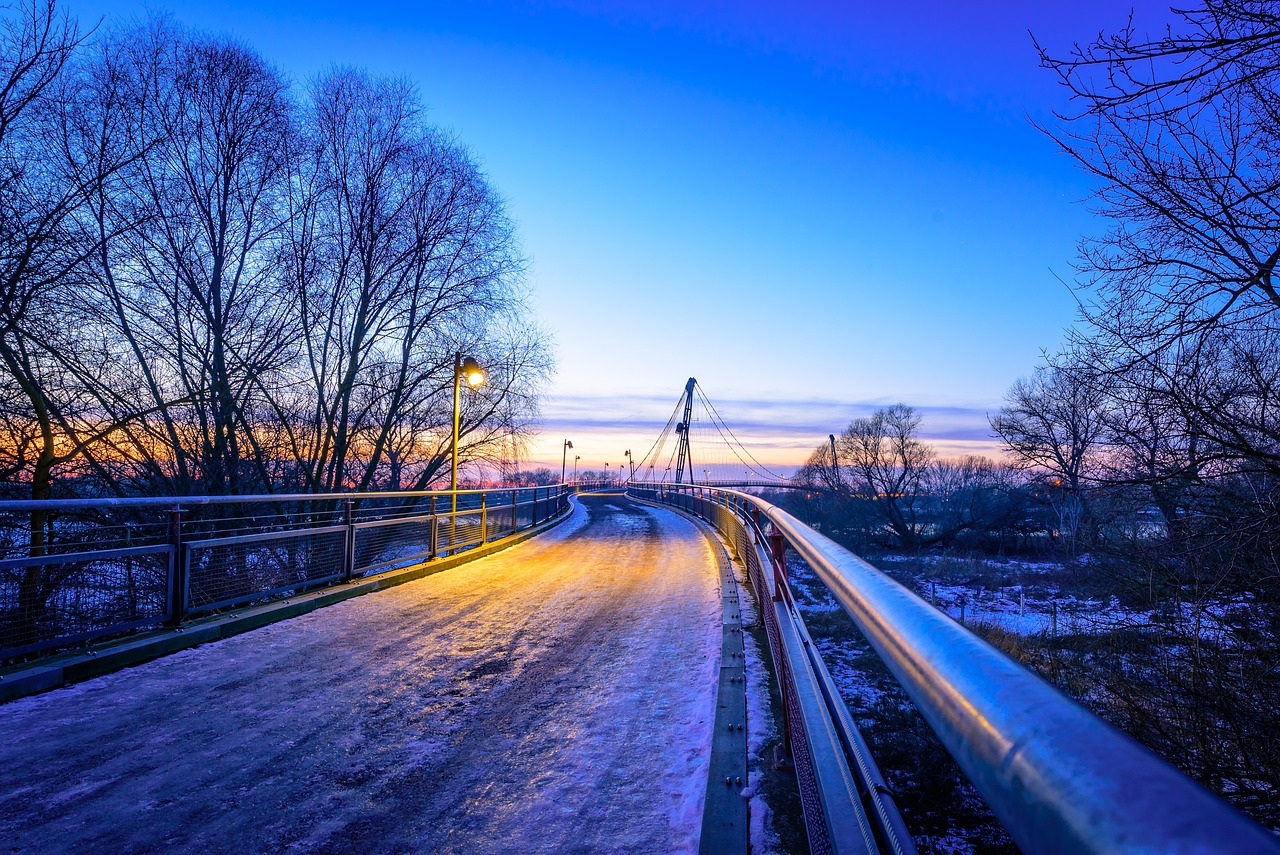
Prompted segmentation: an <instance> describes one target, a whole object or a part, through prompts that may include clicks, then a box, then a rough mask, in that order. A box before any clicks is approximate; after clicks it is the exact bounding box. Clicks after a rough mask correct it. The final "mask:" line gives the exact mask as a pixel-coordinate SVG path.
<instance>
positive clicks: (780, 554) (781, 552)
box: [765, 523, 787, 600]
mask: <svg viewBox="0 0 1280 855" xmlns="http://www.w3.org/2000/svg"><path fill="white" fill-rule="evenodd" d="M765 536H766V537H768V538H769V554H770V556H771V557H772V558H773V587H774V591H773V598H774V599H775V600H782V599H784V598H785V597H786V590H787V539H786V538H785V537H783V536H782V532H780V531H778V530H777V529H776V528H774V526H773V523H769V527H768V529H767V530H766V531H765Z"/></svg>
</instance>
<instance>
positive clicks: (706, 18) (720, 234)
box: [68, 0, 1171, 469]
mask: <svg viewBox="0 0 1280 855" xmlns="http://www.w3.org/2000/svg"><path fill="white" fill-rule="evenodd" d="M68 9H69V11H71V12H72V14H75V15H77V16H78V17H80V18H81V20H82V21H84V22H87V23H92V22H93V21H95V20H97V19H98V18H100V17H104V18H105V19H106V20H108V21H117V20H121V19H124V18H129V17H131V16H137V15H141V14H144V13H145V11H146V10H147V9H154V10H163V11H168V12H170V13H172V14H173V15H174V16H175V17H176V18H177V19H179V20H180V21H182V22H184V23H186V24H189V25H191V26H194V27H197V28H200V29H205V30H209V31H214V32H219V33H226V34H230V35H233V36H235V37H237V38H240V39H241V40H243V41H244V42H246V43H248V44H250V45H252V46H253V47H255V48H256V49H258V50H259V51H260V52H261V53H262V54H263V55H264V56H266V57H267V58H268V59H269V60H270V61H272V62H273V63H275V64H276V65H277V67H279V68H280V69H281V70H282V71H284V72H285V73H287V74H289V75H291V76H292V77H294V78H295V79H296V80H299V81H305V80H306V79H307V78H308V77H309V76H310V75H313V74H315V73H316V72H318V71H320V70H322V69H324V68H326V67H328V66H330V65H331V64H340V65H360V66H364V67H367V68H369V69H370V70H371V71H373V72H375V73H380V74H395V75H404V76H406V77H408V78H409V79H411V80H413V81H414V82H415V83H416V84H417V86H418V87H419V89H420V92H421V95H422V98H423V100H424V102H425V104H426V105H427V108H428V111H429V112H428V117H429V119H430V120H431V121H432V122H434V123H435V124H437V125H440V126H441V127H444V128H446V129H448V130H450V131H451V132H452V133H454V134H455V135H456V136H457V138H458V139H459V140H460V141H461V142H462V143H464V144H465V145H466V146H468V147H469V148H470V150H471V151H472V152H473V154H474V155H475V156H476V158H477V159H478V160H479V162H480V163H481V164H482V166H483V168H484V170H485V172H486V173H487V175H488V176H489V178H490V180H491V182H492V183H493V184H494V186H495V187H496V188H497V189H498V191H499V192H500V193H502V194H503V196H504V197H505V198H506V199H507V202H508V205H509V209H510V212H511V214H512V215H513V216H514V218H515V219H516V221H517V222H518V224H519V229H520V233H521V238H522V243H523V248H524V252H525V253H526V255H527V256H528V257H529V259H530V262H531V266H530V273H529V279H530V284H531V286H532V288H533V293H534V297H533V305H534V306H535V307H536V311H537V313H538V316H539V320H540V323H541V325H542V326H543V327H544V328H546V329H547V330H548V331H549V333H550V334H551V335H552V337H553V338H554V340H555V343H556V361H557V373H556V376H555V378H554V380H553V382H552V384H551V385H550V387H549V388H548V389H547V397H546V400H545V403H544V406H543V419H542V434H541V436H540V437H539V438H538V439H536V440H535V441H534V442H533V443H532V445H531V447H530V448H529V459H528V460H526V461H525V463H524V464H523V465H525V466H529V465H540V464H541V465H551V466H553V468H554V467H555V466H558V465H559V464H560V460H561V452H562V449H563V445H562V443H563V440H564V439H565V438H568V439H571V440H572V441H573V443H574V453H575V454H576V455H578V456H580V457H581V463H580V465H581V466H582V467H583V468H594V469H598V468H600V467H601V465H602V464H603V463H605V462H610V463H612V464H613V465H614V466H616V465H617V462H616V461H618V460H620V459H621V458H622V452H623V450H624V449H627V448H633V447H634V448H636V449H637V455H638V454H639V453H640V452H639V451H638V449H639V448H641V447H643V448H648V446H649V445H650V444H651V443H652V442H653V440H654V438H656V435H657V433H658V431H659V430H660V429H661V427H662V426H663V425H664V424H665V423H666V421H667V417H668V416H669V415H670V413H671V410H672V408H673V407H674V406H675V403H676V400H677V398H678V397H679V395H680V393H681V391H682V389H683V386H684V383H685V381H686V379H687V378H688V377H690V376H693V377H697V378H698V381H699V384H700V386H701V388H702V389H703V390H704V392H705V393H706V395H707V396H708V397H709V398H710V399H711V400H712V401H713V402H714V403H715V405H716V407H717V409H718V410H719V412H720V413H721V415H722V416H723V417H724V419H725V421H726V422H727V423H728V424H730V425H732V426H734V429H735V432H736V433H738V434H739V436H740V437H741V438H742V439H743V440H744V442H745V443H746V444H747V446H748V447H749V448H750V449H751V450H752V453H753V454H755V455H756V456H757V457H758V458H759V459H760V460H762V461H764V462H766V463H772V464H777V465H779V466H783V467H785V466H788V465H794V464H796V463H800V462H803V459H804V458H805V457H806V456H807V454H808V452H809V451H810V450H812V449H813V448H814V447H815V446H816V445H818V444H819V443H821V442H823V441H824V440H825V438H826V436H827V434H828V433H839V432H840V430H841V429H842V428H843V427H844V426H846V425H847V424H848V422H849V420H850V419H852V418H854V417H857V416H863V415H867V414H869V413H870V412H872V411H873V410H874V409H875V408H876V407H879V406H884V405H888V404H892V403H896V402H899V401H901V402H905V403H907V404H911V405H913V406H915V407H917V408H918V409H919V410H920V411H921V413H922V415H923V417H924V420H923V424H922V432H923V435H924V436H925V437H926V438H927V439H928V440H929V441H930V442H931V443H933V444H934V445H935V446H936V447H937V448H938V450H939V451H940V452H941V453H943V454H956V453H961V452H967V451H979V452H986V453H990V454H997V453H998V448H997V446H996V444H995V442H994V441H993V439H992V438H991V436H990V433H991V432H990V428H989V427H988V425H987V415H988V414H990V413H994V412H995V411H996V410H998V409H999V406H1000V403H1001V399H1002V396H1003V395H1004V393H1005V391H1006V390H1007V389H1008V387H1009V386H1010V384H1011V383H1013V381H1014V380H1015V379H1017V378H1018V377H1019V376H1022V375H1026V374H1028V373H1030V371H1031V370H1032V369H1033V367H1034V366H1035V364H1036V363H1037V360H1038V359H1039V358H1040V356H1041V354H1042V352H1044V351H1052V350H1054V349H1056V348H1057V347H1058V346H1059V345H1060V343H1061V342H1062V339H1063V335H1064V331H1065V330H1066V329H1067V328H1068V327H1069V326H1070V325H1071V324H1072V323H1073V322H1074V320H1075V317H1076V307H1077V297H1076V295H1074V294H1073V292H1072V290H1071V288H1070V287H1069V286H1068V283H1069V282H1071V280H1072V277H1073V268H1072V264H1073V261H1074V259H1075V255H1076V246H1077V242H1078V241H1079V239H1080V238H1081V237H1082V236H1084V235H1087V234H1094V233H1098V232H1100V231H1101V230H1103V229H1104V228H1105V226H1106V224H1105V223H1104V222H1101V221H1100V220H1099V218H1097V217H1096V216H1094V215H1093V214H1091V213H1090V211H1089V209H1088V206H1087V204H1086V200H1087V197H1088V195H1089V192H1090V184H1089V180H1088V178H1087V176H1085V175H1084V174H1083V173H1082V172H1081V171H1080V170H1078V169H1077V168H1076V167H1074V166H1073V165H1072V163H1071V162H1070V161H1069V160H1068V159H1067V158H1066V157H1065V156H1064V155H1062V154H1061V153H1059V152H1058V151H1057V150H1056V148H1055V145H1054V143H1053V142H1052V140H1050V139H1049V138H1048V137H1046V136H1045V135H1044V134H1043V133H1042V132H1041V131H1040V130H1038V129H1037V128H1036V127H1035V124H1034V123H1036V122H1039V123H1046V122H1052V121H1053V120H1054V119H1053V113H1054V111H1055V110H1058V111H1061V110H1064V109H1068V105H1067V104H1066V102H1065V101H1064V96H1063V93H1062V92H1061V89H1060V87H1059V86H1058V85H1057V83H1056V82H1055V79H1054V77H1053V75H1052V74H1051V73H1050V72H1047V71H1045V70H1043V69H1041V68H1040V67H1039V62H1038V58H1037V55H1036V52H1035V49H1034V46H1033V43H1032V36H1031V33H1034V34H1035V37H1036V38H1037V39H1038V40H1039V41H1040V42H1041V43H1042V44H1044V45H1046V46H1047V47H1048V48H1049V49H1050V50H1051V51H1054V52H1055V53H1058V54H1061V53H1064V52H1065V51H1066V50H1068V49H1069V48H1070V46H1071V45H1072V44H1073V43H1074V42H1087V41H1089V40H1091V39H1092V38H1094V37H1096V35H1097V34H1098V32H1099V31H1101V30H1115V29H1116V28H1118V27H1120V26H1122V25H1124V23H1125V22H1126V20H1127V18H1128V14H1129V10H1130V7H1129V5H1128V4H1118V3H1114V2H1102V0H1080V1H1079V2H1073V3H1070V4H1067V3H1053V4H1049V3H1043V4H1042V3H1032V2H1005V0H997V1H996V2H973V3H955V2H949V3H944V2H934V1H933V0H929V2H918V3H894V4H886V3H880V2H861V0H847V2H843V3H813V2H798V3H797V2H792V3H759V2H747V1H746V0H743V2H719V1H718V0H717V2H707V3H696V2H674V0H651V1H650V2H639V0H636V2H615V3H587V2H580V0H561V1H560V2H537V1H536V0H527V2H520V1H519V0H482V2H464V0H455V2H449V3H436V2H414V3H408V2H377V3H335V2H331V0H312V2H307V3H297V2H284V0H199V2H194V0H173V2H170V3H168V4H161V5H157V4H156V3H154V2H152V3H148V4H144V3H141V2H134V0H84V1H83V2H77V0H68ZM1133 15H1134V23H1135V25H1136V28H1137V29H1139V30H1146V31H1150V32H1154V31H1157V30H1159V29H1161V28H1162V27H1163V26H1164V25H1165V24H1166V23H1167V22H1168V21H1169V20H1171V16H1170V13H1169V12H1168V9H1167V6H1165V5H1161V4H1158V3H1149V4H1146V5H1138V6H1137V7H1136V8H1135V9H1133ZM739 428H740V429H739ZM570 461H572V455H571V456H570ZM570 465H572V462H571V463H570Z"/></svg>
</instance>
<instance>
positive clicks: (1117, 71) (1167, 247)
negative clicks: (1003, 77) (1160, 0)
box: [1041, 0, 1280, 344]
mask: <svg viewBox="0 0 1280 855" xmlns="http://www.w3.org/2000/svg"><path fill="white" fill-rule="evenodd" d="M1178 15H1179V17H1180V21H1179V27H1178V29H1177V30H1176V31H1175V30H1170V31H1169V32H1167V33H1166V34H1165V35H1164V36H1162V37H1159V38H1154V39H1150V38H1146V37H1144V36H1142V35H1140V34H1139V33H1140V31H1139V29H1138V28H1136V27H1135V26H1134V25H1133V24H1132V22H1131V23H1130V24H1129V25H1128V26H1126V27H1124V28H1123V29H1121V30H1119V31H1118V32H1116V33H1114V34H1112V35H1104V36H1100V37H1099V39H1098V40H1097V41H1096V42H1094V43H1092V44H1090V45H1087V46H1084V47H1077V48H1076V49H1075V50H1074V51H1072V52H1071V53H1070V54H1068V55H1067V56H1065V57H1054V56H1052V55H1050V53H1049V52H1048V51H1047V50H1044V49H1043V48H1042V49H1041V60H1042V63H1043V64H1044V65H1045V66H1046V67H1047V68H1050V69H1052V70H1053V71H1054V72H1055V73H1056V74H1057V75H1058V77H1059V79H1060V81H1061V82H1062V84H1063V85H1064V86H1065V87H1066V88H1067V90H1068V92H1069V93H1070V94H1071V97H1072V98H1073V100H1074V103H1075V104H1076V105H1078V107H1079V109H1078V111H1077V112H1075V113H1073V114H1071V115H1064V116H1061V117H1060V119H1061V120H1062V121H1061V124H1060V125H1059V126H1058V127H1056V128H1046V129H1045V130H1046V133H1048V134H1049V135H1050V136H1051V137H1053V139H1054V140H1056V141H1057V142H1058V144H1059V145H1060V147H1061V148H1062V150H1063V151H1065V152H1066V153H1067V154H1068V155H1070V156H1071V157H1072V158H1073V159H1074V160H1075V161H1076V162H1077V163H1079V164H1080V165H1081V166H1083V167H1084V168H1085V169H1086V170H1087V171H1089V172H1090V173H1091V174H1092V175H1093V176H1094V177H1095V178H1096V179H1097V181H1098V189H1097V192H1096V195H1095V203H1096V209H1097V210H1098V211H1099V212H1100V213H1101V214H1103V215H1104V216H1106V217H1108V218H1110V219H1111V220H1112V222H1113V226H1112V228H1111V229H1110V230H1109V231H1108V232H1107V233H1106V234H1105V235H1102V236H1100V237H1097V238H1090V239H1086V240H1084V241H1083V242H1082V244H1081V273H1082V276H1083V279H1084V281H1085V283H1086V284H1090V285H1093V286H1095V287H1096V288H1097V289H1098V295H1099V302H1098V304H1097V305H1096V306H1094V307H1093V310H1092V311H1091V312H1090V317H1091V319H1092V320H1093V321H1094V322H1095V323H1097V324H1098V325H1099V326H1100V327H1103V328H1111V327H1112V325H1113V323H1115V322H1116V321H1117V320H1118V321H1120V322H1121V323H1123V324H1124V325H1125V327H1126V331H1125V335H1126V336H1128V337H1129V338H1130V339H1131V340H1133V339H1134V337H1135V336H1137V335H1139V334H1140V335H1143V336H1145V337H1149V338H1150V339H1151V340H1152V342H1153V343H1156V344H1158V343H1159V342H1161V341H1162V340H1164V339H1165V338H1166V337H1168V336H1171V335H1177V334H1179V331H1180V330H1182V329H1185V328H1186V326H1187V325H1188V323H1191V324H1194V325H1198V326H1206V325H1207V326H1213V325H1217V324H1222V323H1232V322H1235V321H1238V320H1243V319H1248V318H1252V317H1256V316H1257V315H1258V314H1259V313H1268V312H1274V311H1275V310H1276V309H1277V308H1280V290H1277V283H1276V282H1275V280H1274V272H1275V266H1276V263H1277V261H1278V260H1280V208H1278V207H1277V203H1276V199H1277V190H1278V189H1280V159H1278V155H1280V151H1278V150H1277V147H1276V140H1277V139H1278V138H1280V95H1277V92H1278V91H1280V89H1278V86H1280V15H1278V14H1277V12H1276V10H1275V7H1274V5H1273V4H1271V3H1268V2H1262V0H1204V2H1203V5H1201V6H1198V7H1192V8H1187V9H1185V10H1182V11H1179V12H1178Z"/></svg>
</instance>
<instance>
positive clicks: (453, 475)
mask: <svg viewBox="0 0 1280 855" xmlns="http://www.w3.org/2000/svg"><path fill="white" fill-rule="evenodd" d="M464 377H465V378H466V380H467V385H468V386H470V387H471V388H472V389H478V388H479V387H481V386H483V385H484V379H485V378H484V369H483V368H481V367H480V363H478V362H476V361H475V360H474V359H472V358H471V357H470V356H468V357H466V358H465V359H464V358H463V356H462V352H461V351H459V352H457V353H455V354H454V355H453V461H452V465H451V466H450V467H449V491H450V492H449V551H450V552H452V551H453V543H454V540H455V536H456V535H457V532H458V525H457V524H458V433H459V430H460V428H459V425H460V423H461V421H462V379H463V378H464Z"/></svg>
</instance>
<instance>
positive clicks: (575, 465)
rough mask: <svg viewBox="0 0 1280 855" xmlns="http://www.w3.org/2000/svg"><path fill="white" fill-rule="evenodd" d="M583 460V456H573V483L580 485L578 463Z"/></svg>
mask: <svg viewBox="0 0 1280 855" xmlns="http://www.w3.org/2000/svg"><path fill="white" fill-rule="evenodd" d="M581 459H582V455H581V454H575V455H573V483H575V484H577V483H578V461H579V460H581Z"/></svg>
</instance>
